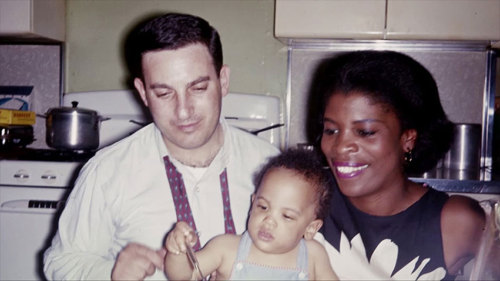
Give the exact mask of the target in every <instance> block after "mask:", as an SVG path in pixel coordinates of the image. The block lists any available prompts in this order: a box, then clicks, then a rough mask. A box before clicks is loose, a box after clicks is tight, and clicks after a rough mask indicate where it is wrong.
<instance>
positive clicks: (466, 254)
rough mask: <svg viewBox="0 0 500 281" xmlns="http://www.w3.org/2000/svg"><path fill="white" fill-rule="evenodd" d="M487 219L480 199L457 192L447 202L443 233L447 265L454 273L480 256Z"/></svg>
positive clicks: (442, 223) (442, 216)
mask: <svg viewBox="0 0 500 281" xmlns="http://www.w3.org/2000/svg"><path fill="white" fill-rule="evenodd" d="M485 221H486V217H485V213H484V211H483V209H482V207H481V206H480V205H479V203H478V202H477V201H476V200H474V199H472V198H469V197H466V196H460V195H453V196H450V198H449V199H448V200H447V201H446V203H445V205H444V207H443V210H442V212H441V232H442V236H443V248H444V256H445V261H446V265H447V268H448V271H449V272H451V273H452V274H454V273H456V272H457V271H458V270H459V269H460V268H461V267H462V266H463V265H464V264H465V263H466V262H467V261H468V260H470V259H471V258H472V257H474V256H475V255H476V253H477V251H478V248H479V245H480V241H481V237H482V234H483V230H484V227H485Z"/></svg>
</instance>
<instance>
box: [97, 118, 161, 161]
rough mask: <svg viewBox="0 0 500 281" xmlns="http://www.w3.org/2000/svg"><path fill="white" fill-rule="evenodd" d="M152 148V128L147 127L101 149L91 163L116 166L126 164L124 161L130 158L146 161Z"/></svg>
mask: <svg viewBox="0 0 500 281" xmlns="http://www.w3.org/2000/svg"><path fill="white" fill-rule="evenodd" d="M154 147H155V145H154V128H153V126H151V125H147V126H146V127H144V128H141V129H139V130H138V131H136V132H135V133H133V134H132V135H130V136H127V137H125V138H123V139H121V140H118V141H116V142H115V143H112V144H110V145H108V146H106V147H103V148H101V149H100V150H99V151H97V153H96V154H95V156H94V157H93V158H92V159H91V161H92V162H98V163H101V164H105V163H108V162H109V163H113V164H114V165H116V164H117V163H126V162H127V161H126V160H128V159H131V158H137V159H138V160H140V159H147V157H146V156H147V155H148V151H151V150H152V148H154ZM155 155H157V153H156V154H155Z"/></svg>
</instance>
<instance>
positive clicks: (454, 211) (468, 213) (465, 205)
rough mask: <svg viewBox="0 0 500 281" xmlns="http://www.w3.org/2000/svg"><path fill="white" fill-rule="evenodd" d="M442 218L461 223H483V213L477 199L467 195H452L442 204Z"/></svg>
mask: <svg viewBox="0 0 500 281" xmlns="http://www.w3.org/2000/svg"><path fill="white" fill-rule="evenodd" d="M442 218H443V219H447V220H457V221H461V222H462V224H463V223H467V222H469V223H473V224H477V223H479V224H484V221H485V214H484V211H483V208H482V207H481V206H480V205H479V202H478V201H477V200H474V199H472V198H470V197H467V196H462V195H452V196H450V197H449V198H448V200H447V201H446V203H445V204H444V206H443V212H442Z"/></svg>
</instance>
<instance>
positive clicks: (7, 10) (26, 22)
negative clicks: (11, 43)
mask: <svg viewBox="0 0 500 281" xmlns="http://www.w3.org/2000/svg"><path fill="white" fill-rule="evenodd" d="M30 29H31V0H0V34H4V35H11V34H18V33H25V32H28V31H30Z"/></svg>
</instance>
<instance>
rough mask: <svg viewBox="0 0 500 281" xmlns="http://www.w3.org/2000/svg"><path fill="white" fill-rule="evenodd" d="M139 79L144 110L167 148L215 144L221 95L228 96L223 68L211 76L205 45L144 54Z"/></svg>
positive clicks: (227, 78)
mask: <svg viewBox="0 0 500 281" xmlns="http://www.w3.org/2000/svg"><path fill="white" fill-rule="evenodd" d="M142 69H143V73H144V80H141V79H139V78H136V79H135V80H134V84H135V87H136V88H137V90H138V92H139V94H140V95H141V98H142V101H143V102H144V104H145V105H146V106H147V107H148V108H149V110H150V111H151V114H152V116H153V120H154V122H155V124H156V126H157V127H158V128H159V129H160V131H161V133H162V136H163V140H164V141H165V144H166V146H167V148H168V149H177V150H179V149H181V150H192V149H199V148H203V147H204V146H209V145H211V144H213V142H215V141H216V140H215V136H214V135H215V134H214V133H215V132H216V130H217V128H219V116H220V112H221V103H222V97H223V96H225V95H226V94H227V93H228V88H229V68H228V67H227V66H223V68H222V69H221V72H220V76H218V75H217V73H216V70H215V68H214V65H213V63H212V57H211V56H210V53H209V52H208V49H207V47H206V46H204V45H202V44H191V45H187V46H185V47H182V48H180V49H177V50H160V51H152V52H147V53H145V54H144V55H143V57H142Z"/></svg>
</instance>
